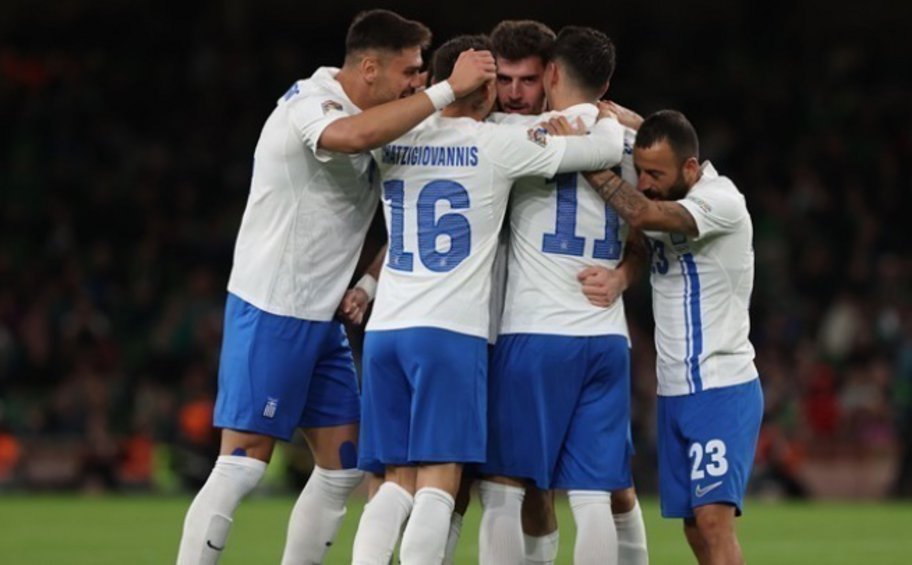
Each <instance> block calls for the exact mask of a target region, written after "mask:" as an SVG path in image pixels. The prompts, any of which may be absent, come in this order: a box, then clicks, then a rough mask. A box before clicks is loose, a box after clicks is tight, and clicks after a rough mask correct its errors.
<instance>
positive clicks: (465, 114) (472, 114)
mask: <svg viewBox="0 0 912 565" xmlns="http://www.w3.org/2000/svg"><path fill="white" fill-rule="evenodd" d="M486 115H487V114H485V113H484V110H483V109H478V108H473V107H472V105H471V104H467V103H461V102H459V101H457V102H454V103H452V104H450V105H449V106H447V107H446V108H444V109H443V110H441V111H440V116H441V117H443V118H471V119H473V120H475V121H478V122H481V121H483V120H484V119H485V116H486Z"/></svg>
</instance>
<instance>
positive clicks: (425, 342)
mask: <svg viewBox="0 0 912 565" xmlns="http://www.w3.org/2000/svg"><path fill="white" fill-rule="evenodd" d="M486 347H487V344H486V342H485V340H484V339H483V338H480V337H474V336H469V335H464V334H460V333H456V332H452V331H448V330H443V329H438V328H408V329H401V330H383V331H369V332H367V334H366V336H365V338H364V384H363V394H362V397H361V411H362V414H363V417H362V420H361V436H360V440H359V442H358V444H359V450H360V451H359V461H362V462H364V467H363V468H364V469H366V470H373V469H374V468H375V467H376V462H378V461H379V462H381V463H383V464H384V465H410V464H415V463H425V462H436V463H469V462H478V461H483V460H484V456H485V444H486V436H487V421H486V408H487V404H486V403H487V376H488V371H487V359H488V356H487V350H486Z"/></svg>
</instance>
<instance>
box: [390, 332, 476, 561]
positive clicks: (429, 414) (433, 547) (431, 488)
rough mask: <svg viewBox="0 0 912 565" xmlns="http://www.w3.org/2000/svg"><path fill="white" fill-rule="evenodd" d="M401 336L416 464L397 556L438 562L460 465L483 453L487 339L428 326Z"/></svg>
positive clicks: (412, 453) (411, 446)
mask: <svg viewBox="0 0 912 565" xmlns="http://www.w3.org/2000/svg"><path fill="white" fill-rule="evenodd" d="M404 334H405V335H403V340H402V343H403V344H404V349H403V352H404V354H403V359H404V360H407V361H404V368H405V373H406V374H407V375H408V376H409V379H410V383H411V386H412V390H413V396H412V406H411V425H410V429H409V438H408V442H409V459H410V460H411V461H414V462H418V463H421V466H420V467H419V470H418V477H417V484H416V491H415V505H414V507H413V509H412V515H411V517H410V518H409V522H408V525H407V526H406V528H405V532H404V533H403V535H402V548H401V551H400V559H401V561H402V563H403V565H412V564H421V565H425V564H428V563H442V562H443V559H444V555H445V553H446V542H447V537H448V534H449V530H450V521H451V516H452V514H453V508H454V507H455V496H456V493H457V491H458V489H459V483H460V478H461V476H462V464H463V463H477V462H480V461H483V460H484V458H485V444H486V436H487V420H486V416H487V413H486V412H487V363H488V358H487V357H488V356H487V343H486V341H485V340H484V339H483V338H479V337H474V336H469V335H465V334H459V333H456V332H451V331H446V330H440V329H435V328H414V329H410V330H405V331H404Z"/></svg>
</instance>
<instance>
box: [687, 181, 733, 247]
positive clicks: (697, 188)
mask: <svg viewBox="0 0 912 565" xmlns="http://www.w3.org/2000/svg"><path fill="white" fill-rule="evenodd" d="M677 202H678V204H680V205H681V206H684V208H685V209H687V211H688V212H690V215H691V216H693V218H694V221H695V222H696V224H697V231H698V232H699V233H698V235H697V237H696V238H694V239H701V238H704V237H707V236H711V235H716V234H724V233H729V232H732V231H734V230H735V228H737V226H738V224H740V223H741V221H742V220H744V218H746V217H747V215H748V213H747V204H746V203H745V201H744V195H742V194H741V193H740V192H738V189H737V188H735V185H733V184H732V183H731V181H729V180H728V179H726V178H724V177H720V178H716V179H712V180H709V181H707V182H700V183H697V184H696V185H694V187H693V188H692V189H691V190H690V192H689V193H688V194H687V196H686V197H684V198H683V199H681V200H678V201H677Z"/></svg>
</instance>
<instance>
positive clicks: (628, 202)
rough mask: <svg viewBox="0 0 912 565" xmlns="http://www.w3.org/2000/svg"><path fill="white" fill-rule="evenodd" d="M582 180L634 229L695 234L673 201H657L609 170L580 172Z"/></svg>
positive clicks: (689, 218) (691, 221) (689, 220)
mask: <svg viewBox="0 0 912 565" xmlns="http://www.w3.org/2000/svg"><path fill="white" fill-rule="evenodd" d="M584 175H585V177H586V180H587V181H589V184H590V185H591V186H592V187H593V189H595V191H596V192H598V193H599V195H600V196H601V197H602V199H603V200H604V201H605V202H607V203H608V204H610V205H611V207H612V208H614V209H615V210H616V211H617V213H618V215H619V216H621V217H622V218H624V220H625V221H626V222H627V223H628V224H630V225H631V226H632V227H633V228H635V229H638V230H655V231H664V232H673V233H683V234H687V235H697V233H698V230H697V224H696V222H695V221H694V219H693V216H691V214H690V212H688V211H687V209H686V208H684V207H683V206H681V205H680V204H678V203H677V202H663V201H660V202H657V201H653V200H650V199H648V198H646V196H645V195H644V194H643V193H642V192H640V191H639V190H637V189H636V187H634V186H631V185H630V183H628V182H627V181H625V180H624V179H622V178H621V177H619V176H618V175H616V174H614V173H613V172H611V171H608V170H604V171H597V172H594V173H584Z"/></svg>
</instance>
